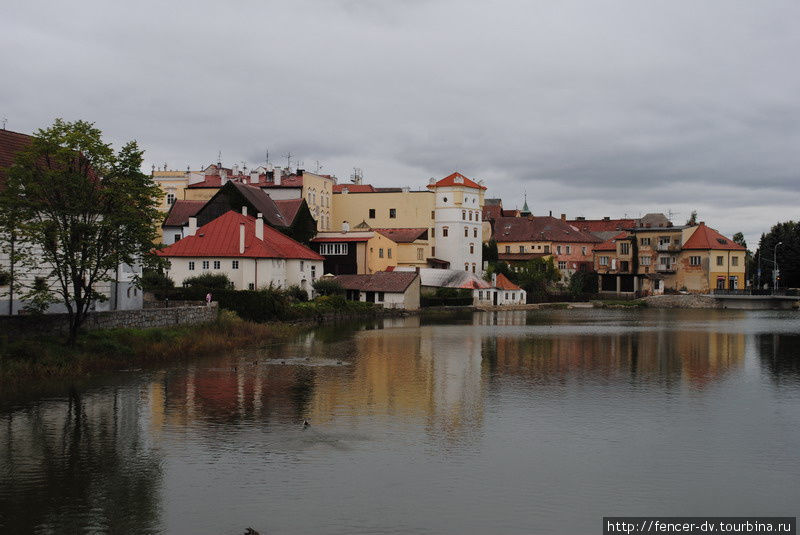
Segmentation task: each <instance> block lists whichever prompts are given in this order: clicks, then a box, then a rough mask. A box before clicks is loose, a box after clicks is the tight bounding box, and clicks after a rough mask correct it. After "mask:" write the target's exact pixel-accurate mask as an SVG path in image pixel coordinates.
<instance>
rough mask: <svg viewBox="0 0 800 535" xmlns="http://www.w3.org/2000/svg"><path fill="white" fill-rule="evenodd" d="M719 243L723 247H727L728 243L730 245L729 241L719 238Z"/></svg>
mask: <svg viewBox="0 0 800 535" xmlns="http://www.w3.org/2000/svg"><path fill="white" fill-rule="evenodd" d="M717 241H718V242H719V243H720V244H722V245H725V244H726V243H728V240H723V239H722V238H717Z"/></svg>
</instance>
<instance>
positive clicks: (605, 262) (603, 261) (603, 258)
mask: <svg viewBox="0 0 800 535" xmlns="http://www.w3.org/2000/svg"><path fill="white" fill-rule="evenodd" d="M599 262H600V265H601V266H607V265H608V257H607V256H601V257H600V260H599Z"/></svg>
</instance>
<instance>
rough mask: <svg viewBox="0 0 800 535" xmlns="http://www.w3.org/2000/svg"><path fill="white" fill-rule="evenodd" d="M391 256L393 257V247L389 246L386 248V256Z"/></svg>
mask: <svg viewBox="0 0 800 535" xmlns="http://www.w3.org/2000/svg"><path fill="white" fill-rule="evenodd" d="M391 257H392V248H391V247H389V248H388V249H386V258H391Z"/></svg>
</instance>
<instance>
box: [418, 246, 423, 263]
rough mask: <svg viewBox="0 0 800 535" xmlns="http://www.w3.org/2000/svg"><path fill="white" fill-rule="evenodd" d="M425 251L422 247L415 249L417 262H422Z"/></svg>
mask: <svg viewBox="0 0 800 535" xmlns="http://www.w3.org/2000/svg"><path fill="white" fill-rule="evenodd" d="M424 254H425V250H424V249H423V248H422V247H417V260H422V257H423V255H424Z"/></svg>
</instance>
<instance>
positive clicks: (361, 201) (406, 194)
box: [331, 184, 435, 239]
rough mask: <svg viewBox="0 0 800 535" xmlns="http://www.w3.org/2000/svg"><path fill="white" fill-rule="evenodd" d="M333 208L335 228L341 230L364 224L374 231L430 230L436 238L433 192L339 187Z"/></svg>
mask: <svg viewBox="0 0 800 535" xmlns="http://www.w3.org/2000/svg"><path fill="white" fill-rule="evenodd" d="M332 208H333V211H332V215H331V225H332V227H333V228H335V229H337V230H338V229H341V228H343V227H342V226H343V225H345V224H349V225H350V226H351V227H352V226H355V225H358V224H359V223H361V222H362V221H363V222H365V223H366V224H367V225H369V226H370V227H372V228H427V229H429V238H430V239H434V238H435V236H433V227H434V225H433V218H434V194H433V192H432V191H411V190H410V189H409V188H373V187H372V186H366V185H360V184H339V185H337V186H336V187H335V189H334V193H333V206H332Z"/></svg>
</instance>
